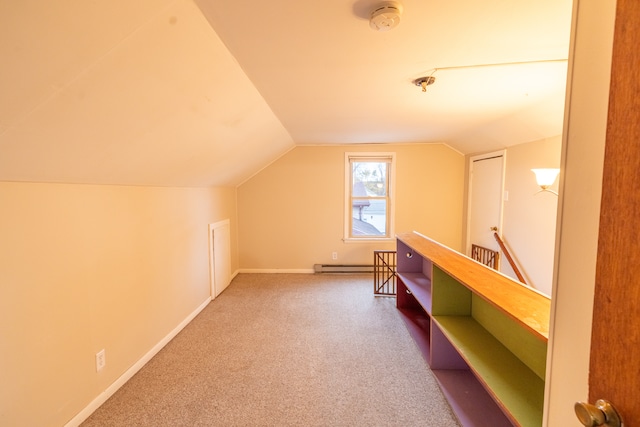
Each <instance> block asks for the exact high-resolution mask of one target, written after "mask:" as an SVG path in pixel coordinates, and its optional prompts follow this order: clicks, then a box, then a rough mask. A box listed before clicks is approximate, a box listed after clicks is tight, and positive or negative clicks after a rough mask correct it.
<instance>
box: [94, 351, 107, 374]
mask: <svg viewBox="0 0 640 427" xmlns="http://www.w3.org/2000/svg"><path fill="white" fill-rule="evenodd" d="M106 364H107V359H106V356H105V353H104V348H103V349H102V350H100V351H99V352H97V353H96V372H100V371H101V370H102V369H103V368H104V366H105V365H106Z"/></svg>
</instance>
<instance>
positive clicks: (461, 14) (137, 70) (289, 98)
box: [0, 0, 571, 186]
mask: <svg viewBox="0 0 640 427" xmlns="http://www.w3.org/2000/svg"><path fill="white" fill-rule="evenodd" d="M377 3H378V2H376V1H368V0H357V1H355V2H354V1H353V0H326V1H323V2H303V1H299V0H271V1H269V2H264V1H256V0H252V1H250V0H196V2H195V3H194V2H193V1H192V0H138V1H134V2H131V1H123V0H111V1H103V0H99V1H94V2H86V1H77V0H59V1H56V2H47V1H44V0H21V1H15V2H9V1H5V2H2V3H1V5H0V12H1V13H0V55H2V56H1V57H2V58H3V65H2V67H0V94H1V95H0V180H5V181H38V182H77V183H101V184H131V185H163V186H210V185H213V186H217V185H237V184H239V183H241V182H242V181H243V180H245V179H247V178H248V177H249V176H251V175H252V174H253V173H255V172H256V171H258V170H259V169H260V168H262V167H264V166H265V165H267V164H268V163H269V162H271V161H273V160H274V159H276V158H277V157H278V156H280V155H282V154H283V153H284V152H286V151H287V150H289V149H291V148H292V147H294V146H295V145H296V144H298V145H302V144H344V143H385V142H409V143H411V142H444V143H447V144H449V145H450V146H452V147H453V148H455V149H457V150H459V151H460V152H462V153H474V152H481V151H488V150H494V149H499V148H504V147H507V146H509V145H514V144H519V143H523V142H529V141H534V140H538V139H543V138H547V137H552V136H556V135H559V134H560V133H561V132H562V120H563V108H564V95H565V81H566V72H567V62H566V58H567V55H568V47H569V29H570V19H571V1H568V0H538V1H536V2H514V1H512V0H489V1H483V2H478V1H476V0H449V1H447V2H431V1H424V0H404V1H402V5H403V9H404V12H403V15H402V19H401V22H400V25H399V26H398V27H397V28H395V29H394V30H392V31H389V32H384V33H380V32H375V31H373V30H371V29H370V28H369V26H368V21H367V16H368V14H369V11H370V10H371V8H372V7H373V6H374V5H375V4H377ZM505 63H521V64H517V65H492V64H505ZM485 65H491V66H485ZM423 75H433V76H434V77H436V83H435V84H434V85H432V86H429V88H428V90H427V92H426V93H423V92H421V90H420V88H418V87H416V86H414V85H413V84H412V80H414V79H415V78H417V77H420V76H423Z"/></svg>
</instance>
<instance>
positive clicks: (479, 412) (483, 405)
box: [432, 369, 513, 427]
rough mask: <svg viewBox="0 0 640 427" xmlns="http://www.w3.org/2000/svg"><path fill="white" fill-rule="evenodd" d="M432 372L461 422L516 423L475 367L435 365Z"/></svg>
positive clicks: (500, 426) (471, 426)
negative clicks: (487, 389) (499, 403)
mask: <svg viewBox="0 0 640 427" xmlns="http://www.w3.org/2000/svg"><path fill="white" fill-rule="evenodd" d="M432 372H433V374H434V375H435V377H436V379H437V380H438V383H439V384H440V388H441V390H442V393H443V394H444V395H445V397H446V398H447V400H448V401H449V405H451V409H452V410H453V412H454V414H455V415H456V417H458V421H459V422H460V424H461V425H463V426H465V427H486V426H491V427H513V423H512V422H511V421H509V419H508V418H507V416H506V415H505V414H504V412H502V410H500V408H499V407H498V405H497V404H496V402H495V401H494V400H493V399H492V398H491V396H489V394H488V393H487V391H486V390H485V389H484V387H483V386H482V385H481V384H480V382H479V381H478V379H477V378H476V377H475V376H474V375H473V373H471V371H469V370H457V369H435V370H433V371H432Z"/></svg>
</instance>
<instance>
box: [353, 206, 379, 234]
mask: <svg viewBox="0 0 640 427" xmlns="http://www.w3.org/2000/svg"><path fill="white" fill-rule="evenodd" d="M352 200H353V203H352V205H353V215H352V218H353V219H352V221H351V235H352V236H384V235H386V232H387V201H386V200H385V199H352Z"/></svg>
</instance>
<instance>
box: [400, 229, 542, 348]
mask: <svg viewBox="0 0 640 427" xmlns="http://www.w3.org/2000/svg"><path fill="white" fill-rule="evenodd" d="M396 237H397V239H398V240H400V241H402V242H404V243H405V244H406V245H408V246H410V247H411V248H413V249H414V251H415V252H417V253H418V254H420V255H421V256H422V257H424V258H428V259H429V260H431V262H432V263H433V264H435V265H437V266H438V267H439V268H440V269H441V270H443V271H445V272H446V273H447V274H449V275H450V276H452V277H453V278H455V279H456V280H457V281H459V282H460V283H462V284H463V285H464V286H466V287H467V288H469V289H470V290H471V291H472V292H474V293H475V294H477V295H478V296H480V297H481V298H483V299H484V300H486V301H487V302H489V303H490V304H492V305H494V306H495V307H496V308H498V309H499V310H501V311H502V312H504V313H505V314H506V315H508V316H509V317H511V318H513V319H514V320H515V321H517V322H519V323H520V324H522V325H523V326H524V327H525V328H527V329H528V330H530V331H531V332H532V333H533V334H534V335H535V336H537V337H538V338H540V339H541V340H544V341H545V342H546V341H548V339H549V316H550V312H551V300H550V298H549V297H547V296H546V295H544V294H542V293H540V292H538V291H536V290H534V289H532V288H529V287H527V286H526V285H524V284H522V283H520V282H517V281H515V280H513V279H511V278H510V277H507V276H505V275H503V274H501V273H499V272H497V271H495V270H493V269H491V268H489V267H487V266H485V265H483V264H481V263H479V262H476V261H474V260H472V259H471V258H469V257H467V256H465V255H462V254H461V253H459V252H457V251H455V250H453V249H451V248H449V247H447V246H445V245H443V244H441V243H438V242H436V241H435V240H432V239H430V238H428V237H426V236H423V235H422V234H420V233H417V232H413V233H402V234H398V235H397V236H396ZM398 256H401V254H398Z"/></svg>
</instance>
